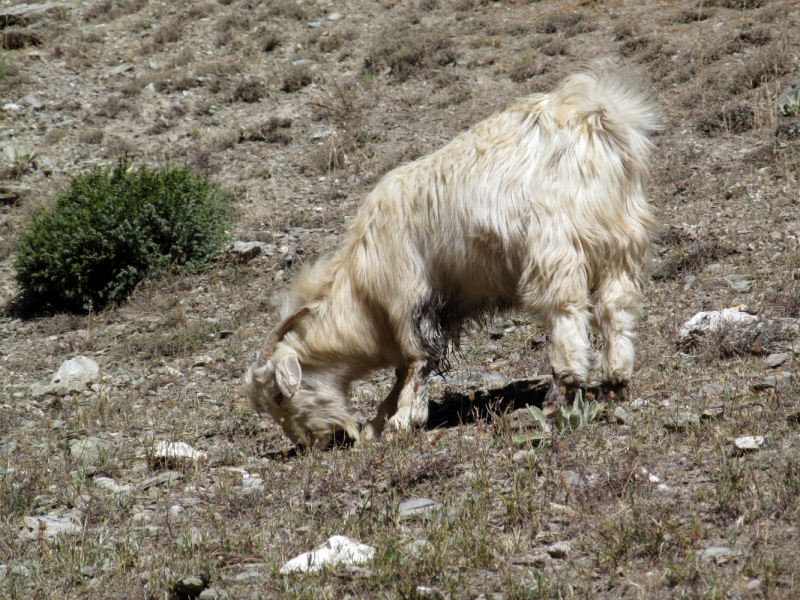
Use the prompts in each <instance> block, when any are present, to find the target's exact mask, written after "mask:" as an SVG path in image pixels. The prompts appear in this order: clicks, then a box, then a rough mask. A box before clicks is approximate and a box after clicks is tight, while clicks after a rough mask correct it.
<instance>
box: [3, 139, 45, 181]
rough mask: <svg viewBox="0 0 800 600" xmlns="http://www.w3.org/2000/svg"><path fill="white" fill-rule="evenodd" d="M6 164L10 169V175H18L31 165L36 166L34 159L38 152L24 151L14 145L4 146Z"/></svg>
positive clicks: (37, 156)
mask: <svg viewBox="0 0 800 600" xmlns="http://www.w3.org/2000/svg"><path fill="white" fill-rule="evenodd" d="M5 153H6V158H7V159H8V160H6V166H7V167H8V168H9V169H11V175H12V177H19V176H20V175H22V174H23V173H25V172H26V171H27V170H28V169H29V168H30V167H31V166H33V167H34V168H36V159H37V158H39V153H38V152H35V151H34V152H25V151H24V150H20V149H19V148H16V147H14V146H6V148H5Z"/></svg>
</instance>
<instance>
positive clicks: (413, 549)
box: [404, 539, 433, 554]
mask: <svg viewBox="0 0 800 600" xmlns="http://www.w3.org/2000/svg"><path fill="white" fill-rule="evenodd" d="M404 548H405V549H406V550H407V551H408V552H409V554H419V553H420V552H423V551H425V550H428V551H432V550H433V544H431V543H430V542H429V541H428V540H424V539H419V540H412V541H410V542H408V543H407V544H406V545H405V546H404Z"/></svg>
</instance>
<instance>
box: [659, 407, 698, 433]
mask: <svg viewBox="0 0 800 600" xmlns="http://www.w3.org/2000/svg"><path fill="white" fill-rule="evenodd" d="M699 424H700V416H699V415H697V414H696V413H692V412H680V413H678V414H677V415H675V416H674V417H670V418H669V419H668V420H667V421H665V422H664V425H663V427H664V429H668V430H669V431H683V430H684V429H686V428H687V427H689V426H697V425H699Z"/></svg>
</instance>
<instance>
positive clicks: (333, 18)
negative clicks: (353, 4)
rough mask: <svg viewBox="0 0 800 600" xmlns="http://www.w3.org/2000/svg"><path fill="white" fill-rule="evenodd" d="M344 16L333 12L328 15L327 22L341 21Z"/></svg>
mask: <svg viewBox="0 0 800 600" xmlns="http://www.w3.org/2000/svg"><path fill="white" fill-rule="evenodd" d="M343 18H344V15H343V14H342V13H338V12H334V13H331V14H329V15H328V21H338V20H340V19H343Z"/></svg>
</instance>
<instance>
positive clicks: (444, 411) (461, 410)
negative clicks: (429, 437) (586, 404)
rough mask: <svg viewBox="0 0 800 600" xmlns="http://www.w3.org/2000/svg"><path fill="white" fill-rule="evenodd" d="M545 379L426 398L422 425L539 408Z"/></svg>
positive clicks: (547, 384)
mask: <svg viewBox="0 0 800 600" xmlns="http://www.w3.org/2000/svg"><path fill="white" fill-rule="evenodd" d="M549 379H550V378H549V377H547V376H540V377H534V378H532V379H516V380H514V381H512V382H511V383H509V384H508V385H506V386H504V387H502V388H500V389H497V390H475V391H474V393H473V394H462V393H459V392H452V391H449V392H445V394H444V396H443V397H442V398H441V399H439V400H429V401H428V424H427V426H426V428H427V429H436V428H437V427H458V426H459V425H461V424H464V423H473V422H475V421H478V420H486V419H491V418H492V416H493V415H498V414H503V413H505V412H511V411H513V410H516V409H518V408H525V407H526V406H528V405H532V406H536V407H538V408H541V407H542V404H543V403H544V397H545V394H547V390H548V389H549V387H550V382H549ZM584 392H591V393H593V394H594V395H595V396H598V395H599V392H600V390H599V388H595V387H589V388H586V389H585V390H584ZM470 396H473V397H472V398H470Z"/></svg>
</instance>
